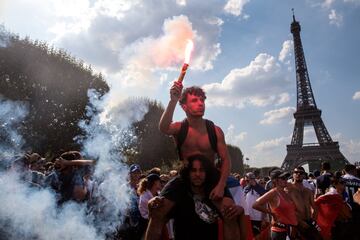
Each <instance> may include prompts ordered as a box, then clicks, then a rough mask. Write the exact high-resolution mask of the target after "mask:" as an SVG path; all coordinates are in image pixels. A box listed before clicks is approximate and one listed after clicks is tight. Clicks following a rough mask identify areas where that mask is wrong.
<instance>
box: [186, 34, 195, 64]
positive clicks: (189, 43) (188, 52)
mask: <svg viewBox="0 0 360 240" xmlns="http://www.w3.org/2000/svg"><path fill="white" fill-rule="evenodd" d="M193 48H194V43H193V41H191V40H190V39H188V40H187V44H186V49H185V61H184V63H186V64H189V62H190V56H191V52H192V50H193Z"/></svg>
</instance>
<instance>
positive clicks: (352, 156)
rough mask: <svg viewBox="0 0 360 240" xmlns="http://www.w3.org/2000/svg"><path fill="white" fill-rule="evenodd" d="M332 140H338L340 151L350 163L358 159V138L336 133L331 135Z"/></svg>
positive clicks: (359, 150)
mask: <svg viewBox="0 0 360 240" xmlns="http://www.w3.org/2000/svg"><path fill="white" fill-rule="evenodd" d="M332 137H333V140H334V141H337V142H339V145H340V151H341V152H342V153H343V154H344V156H345V157H346V158H347V160H348V161H349V162H351V163H355V162H359V161H360V140H358V139H348V138H346V137H345V136H343V134H341V133H337V134H335V135H333V136H332Z"/></svg>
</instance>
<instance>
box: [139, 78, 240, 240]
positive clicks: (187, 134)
mask: <svg viewBox="0 0 360 240" xmlns="http://www.w3.org/2000/svg"><path fill="white" fill-rule="evenodd" d="M205 99H206V96H205V93H204V91H203V90H202V89H201V88H199V87H190V88H187V89H185V90H184V91H183V92H182V84H181V83H179V82H174V84H173V86H172V87H171V89H170V102H169V104H168V105H167V107H166V109H165V111H164V113H163V115H162V116H161V119H160V122H159V129H160V131H161V132H163V133H165V134H168V135H172V136H174V138H175V139H176V143H177V147H178V153H179V158H180V160H182V162H183V164H185V165H186V164H187V158H188V157H189V156H191V155H193V154H203V155H205V156H206V157H207V159H209V161H210V162H211V164H212V165H214V166H215V164H216V161H215V160H216V156H219V157H220V159H221V164H220V178H219V181H218V182H217V184H216V185H215V186H214V188H213V189H212V191H211V192H210V193H209V196H208V197H209V199H211V200H212V201H218V202H220V203H221V204H220V205H221V209H222V211H226V209H227V208H234V207H235V204H234V201H233V200H232V199H231V194H230V193H229V191H228V190H227V191H226V196H225V197H224V190H225V186H226V180H227V177H228V176H229V173H230V159H229V154H228V151H227V147H226V143H225V137H224V133H223V131H222V130H221V128H220V127H218V126H215V125H214V124H213V123H212V122H211V121H208V120H205V119H204V118H203V115H204V112H205ZM178 101H179V102H180V105H181V107H182V109H183V110H184V112H185V113H186V119H185V120H184V121H183V122H172V118H173V114H174V110H175V107H176V105H177V103H178ZM181 184H182V180H181V177H180V178H174V179H172V180H171V181H169V183H168V184H167V185H166V186H165V187H164V189H163V191H162V193H161V196H162V197H163V204H162V207H159V208H157V209H156V211H154V212H156V214H155V213H154V214H153V215H152V217H151V218H150V221H149V226H148V230H147V234H146V239H148V240H152V239H159V238H160V235H161V228H159V226H163V225H164V224H165V223H166V220H167V218H166V215H167V214H168V213H169V212H170V210H171V209H172V208H173V207H174V206H175V205H176V204H178V203H179V200H178V199H174V198H171V196H172V194H171V192H177V191H178V189H179V188H181ZM184 211H186V209H184ZM236 226H238V222H237V221H226V222H225V224H224V235H225V239H239V238H240V233H239V229H238V228H237V227H236Z"/></svg>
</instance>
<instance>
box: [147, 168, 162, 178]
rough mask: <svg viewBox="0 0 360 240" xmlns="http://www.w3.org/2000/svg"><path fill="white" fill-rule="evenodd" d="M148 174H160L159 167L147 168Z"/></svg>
mask: <svg viewBox="0 0 360 240" xmlns="http://www.w3.org/2000/svg"><path fill="white" fill-rule="evenodd" d="M148 174H157V175H158V176H160V175H161V169H160V168H158V167H153V168H152V169H150V170H149V172H148Z"/></svg>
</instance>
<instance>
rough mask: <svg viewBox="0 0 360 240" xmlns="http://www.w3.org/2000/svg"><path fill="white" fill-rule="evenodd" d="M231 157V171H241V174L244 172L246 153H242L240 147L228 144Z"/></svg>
mask: <svg viewBox="0 0 360 240" xmlns="http://www.w3.org/2000/svg"><path fill="white" fill-rule="evenodd" d="M227 148H228V151H229V155H230V159H231V172H237V173H240V175H243V174H244V162H243V160H244V155H243V154H242V152H241V150H240V148H238V147H236V146H233V145H229V144H228V145H227Z"/></svg>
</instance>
